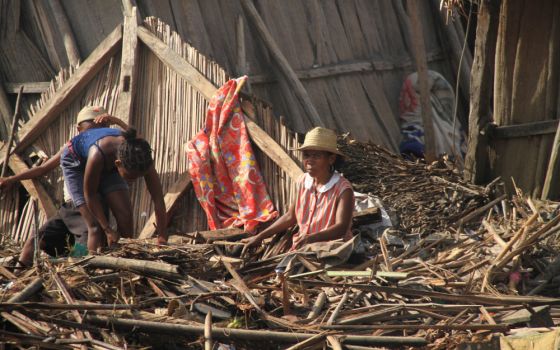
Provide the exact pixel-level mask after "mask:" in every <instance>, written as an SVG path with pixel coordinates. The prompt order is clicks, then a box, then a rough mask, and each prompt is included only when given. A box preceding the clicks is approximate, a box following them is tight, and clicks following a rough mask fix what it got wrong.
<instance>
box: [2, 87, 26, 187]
mask: <svg viewBox="0 0 560 350" xmlns="http://www.w3.org/2000/svg"><path fill="white" fill-rule="evenodd" d="M22 94H23V85H22V86H21V87H20V88H19V92H18V95H17V100H16V109H15V111H14V116H13V117H12V129H11V131H10V138H9V139H8V144H7V145H6V155H5V156H4V163H3V164H2V173H1V174H0V177H4V176H6V170H7V169H8V160H9V159H10V152H11V151H12V145H13V143H14V136H15V133H16V129H17V125H18V121H19V114H20V113H19V109H20V107H21V95H22Z"/></svg>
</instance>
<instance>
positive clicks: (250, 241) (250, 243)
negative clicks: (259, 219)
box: [240, 235, 263, 249]
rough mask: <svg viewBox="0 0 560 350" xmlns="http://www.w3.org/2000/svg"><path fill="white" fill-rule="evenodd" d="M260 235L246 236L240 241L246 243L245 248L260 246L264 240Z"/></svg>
mask: <svg viewBox="0 0 560 350" xmlns="http://www.w3.org/2000/svg"><path fill="white" fill-rule="evenodd" d="M262 241H263V240H262V238H261V237H260V235H255V236H253V237H249V238H244V239H242V240H241V241H240V242H241V243H244V244H245V249H249V248H251V247H254V246H258V245H259V244H261V242H262Z"/></svg>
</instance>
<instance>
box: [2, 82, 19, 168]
mask: <svg viewBox="0 0 560 350" xmlns="http://www.w3.org/2000/svg"><path fill="white" fill-rule="evenodd" d="M18 91H19V89H18V90H17V91H16V94H17V92H18ZM12 111H13V108H12V104H11V103H10V100H8V96H7V95H6V91H5V90H4V84H2V81H1V79H0V139H1V140H7V139H8V137H9V135H8V133H9V130H10V125H11V121H10V116H11V115H12ZM0 159H4V158H0Z"/></svg>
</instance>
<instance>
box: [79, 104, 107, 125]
mask: <svg viewBox="0 0 560 350" xmlns="http://www.w3.org/2000/svg"><path fill="white" fill-rule="evenodd" d="M106 113H107V110H106V109H105V108H103V107H100V106H86V107H84V108H82V110H81V111H80V113H78V119H77V120H76V124H80V123H81V122H85V121H86V120H94V119H95V118H97V117H98V116H100V115H103V114H106Z"/></svg>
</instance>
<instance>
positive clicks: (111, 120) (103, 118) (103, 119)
mask: <svg viewBox="0 0 560 350" xmlns="http://www.w3.org/2000/svg"><path fill="white" fill-rule="evenodd" d="M116 119H117V118H116V117H113V116H112V115H110V114H108V113H105V114H101V115H99V116H97V117H95V119H94V120H93V122H94V123H95V124H107V125H113V124H116V122H115V120H116Z"/></svg>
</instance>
